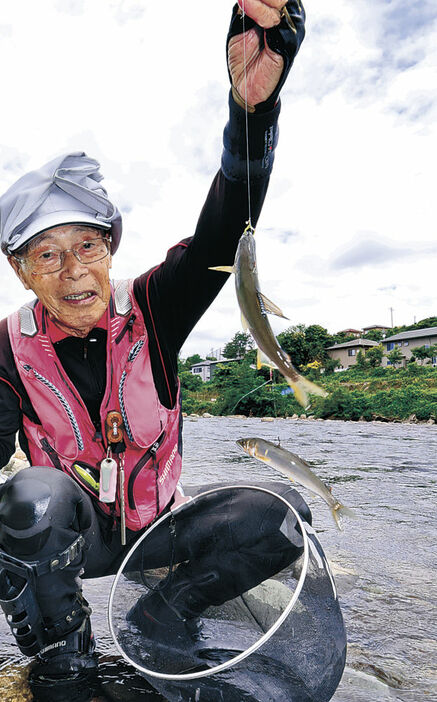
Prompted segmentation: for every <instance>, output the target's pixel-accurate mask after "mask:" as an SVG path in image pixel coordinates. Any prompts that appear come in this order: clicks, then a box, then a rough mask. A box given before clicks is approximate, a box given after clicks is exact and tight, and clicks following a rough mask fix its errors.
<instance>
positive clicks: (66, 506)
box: [0, 468, 92, 558]
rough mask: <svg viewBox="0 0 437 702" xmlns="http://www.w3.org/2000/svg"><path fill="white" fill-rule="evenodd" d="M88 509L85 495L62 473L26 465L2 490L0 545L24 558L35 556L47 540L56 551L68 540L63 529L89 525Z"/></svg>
mask: <svg viewBox="0 0 437 702" xmlns="http://www.w3.org/2000/svg"><path fill="white" fill-rule="evenodd" d="M91 510H92V508H91V505H90V501H89V498H88V496H87V495H85V494H84V493H83V491H82V490H81V488H80V487H79V486H78V485H77V484H76V483H75V482H74V480H73V479H72V478H70V477H69V476H68V475H65V473H62V472H61V471H58V470H55V469H53V468H25V469H24V470H22V471H20V472H19V473H17V475H15V476H14V478H12V479H11V480H10V481H8V483H6V484H5V486H4V487H3V489H2V492H1V497H0V546H1V547H2V548H3V549H4V550H5V551H6V552H7V553H11V554H14V555H17V556H21V557H23V558H29V556H33V557H38V553H39V552H40V551H41V550H43V549H44V547H45V546H46V544H47V545H48V542H49V540H50V541H51V542H52V541H53V544H50V548H53V550H54V551H56V550H58V549H59V548H62V547H64V545H65V546H66V545H67V544H68V543H69V542H71V535H70V534H67V533H64V532H65V531H66V530H71V529H72V528H73V529H74V531H77V532H79V531H84V530H86V529H87V528H88V527H89V526H90V524H91ZM64 541H65V544H64ZM44 550H45V549H44Z"/></svg>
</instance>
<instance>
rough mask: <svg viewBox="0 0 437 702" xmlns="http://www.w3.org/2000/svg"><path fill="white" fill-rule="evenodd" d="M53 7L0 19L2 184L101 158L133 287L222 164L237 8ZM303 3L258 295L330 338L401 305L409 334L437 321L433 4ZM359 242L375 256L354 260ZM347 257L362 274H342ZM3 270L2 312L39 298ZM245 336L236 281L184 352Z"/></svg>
mask: <svg viewBox="0 0 437 702" xmlns="http://www.w3.org/2000/svg"><path fill="white" fill-rule="evenodd" d="M43 4H44V7H45V15H44V17H45V21H44V23H42V22H41V3H35V2H33V0H21V1H20V2H19V3H7V6H5V8H3V12H2V24H1V26H0V36H1V37H2V42H1V43H0V63H1V65H3V66H5V65H8V66H10V67H13V70H8V71H3V73H2V95H3V96H4V100H5V105H4V106H3V108H2V110H1V113H0V189H2V190H3V189H5V188H6V187H7V186H8V185H9V184H10V183H12V182H13V181H14V180H15V179H16V178H17V177H19V176H20V175H21V174H22V173H23V172H24V171H25V170H28V169H30V168H33V167H38V166H39V165H41V164H42V163H44V162H45V161H48V160H49V159H50V158H52V157H53V156H54V155H56V154H57V153H62V152H63V151H69V150H76V149H83V150H85V151H86V152H87V153H89V154H90V155H92V156H95V157H97V158H98V159H99V160H100V161H101V163H102V172H103V173H104V175H105V176H106V180H105V184H106V187H107V189H108V191H109V193H110V194H111V196H112V197H113V199H114V200H115V201H116V202H118V203H119V204H120V207H121V208H122V210H123V214H124V225H125V234H124V239H123V242H122V246H121V248H120V251H119V253H118V254H117V256H116V257H115V259H114V270H113V272H114V276H115V277H121V276H124V275H129V276H132V275H135V274H136V273H140V272H141V271H143V270H146V269H147V268H149V267H151V266H152V265H153V264H155V263H157V262H159V261H160V260H162V258H163V257H164V256H165V252H166V250H167V248H169V247H170V246H171V245H172V244H174V243H175V242H176V241H177V240H178V239H180V238H183V237H185V236H189V235H190V234H192V232H193V231H194V228H195V225H196V221H197V216H198V214H199V212H200V209H201V207H202V204H203V200H204V197H205V195H206V193H207V191H208V188H209V185H210V182H211V179H212V177H213V175H214V173H215V171H216V169H217V168H218V166H219V155H220V148H221V147H220V140H221V132H222V129H223V126H224V124H225V121H226V102H227V93H228V78H227V71H226V66H225V61H224V41H225V36H226V31H227V26H228V22H229V16H230V11H231V8H232V4H233V2H232V0H229V2H228V3H222V4H221V5H220V7H218V6H217V7H216V6H214V8H211V7H210V6H208V7H207V9H206V10H202V11H200V10H199V4H198V2H197V0H185V2H184V3H183V8H182V9H181V5H180V3H178V4H176V0H169V3H167V4H166V5H165V7H164V6H163V5H162V4H153V3H140V2H138V1H136V0H124V1H123V2H121V1H120V0H110V2H107V1H106V0H93V2H92V3H84V2H82V0H68V1H67V2H65V3H59V2H58V0H52V1H51V2H46V3H43ZM307 5H308V7H307V13H308V32H307V38H306V40H305V42H304V44H303V46H302V49H301V52H300V54H299V56H298V58H297V59H296V62H295V65H294V67H293V70H292V75H291V76H290V78H289V80H288V82H287V84H286V87H285V89H284V91H283V109H282V114H281V121H280V127H281V135H280V141H279V146H278V150H277V157H276V161H275V168H274V174H273V176H272V179H271V185H270V189H269V193H268V195H267V199H266V203H265V206H264V209H263V212H262V215H261V218H260V221H259V224H258V231H257V251H258V262H259V270H260V280H261V287H262V290H263V292H264V293H265V294H266V295H267V296H268V297H270V298H271V299H272V300H274V302H275V303H276V304H278V305H279V306H280V307H281V308H282V309H283V310H284V313H285V314H287V316H289V317H290V323H300V322H302V323H306V324H311V323H320V324H322V325H324V326H326V327H327V328H328V329H329V330H330V331H335V330H337V329H340V328H345V327H359V326H360V325H369V324H373V323H388V322H389V321H390V312H389V308H390V307H393V308H394V309H395V322H396V323H399V324H400V323H403V322H405V323H407V322H412V321H413V319H414V316H416V317H417V319H420V318H423V317H426V316H429V315H431V314H435V313H436V304H435V292H434V288H435V286H434V279H435V274H434V269H435V261H434V257H435V254H434V251H433V242H434V241H435V234H436V224H435V222H436V221H437V217H436V215H437V202H436V198H435V172H434V170H435V165H434V161H433V157H432V155H433V154H434V153H436V146H437V144H436V130H437V127H436V124H437V121H436V117H437V97H436V94H435V85H436V78H437V75H436V66H437V30H436V16H437V9H436V8H435V3H434V2H431V0H421V1H420V2H419V1H418V0H411V2H409V3H408V4H406V3H405V2H404V1H403V0H402V1H401V0H392V1H391V2H390V3H387V2H384V1H383V0H375V1H374V2H372V3H369V2H368V0H332V2H331V3H329V5H328V4H327V3H326V1H325V0H312V2H311V3H309V2H308V3H307ZM23 13H25V16H26V22H23V21H22V17H23ZM174 13H176V14H177V21H172V17H173V15H174ZM35 26H38V32H35V31H34V27H35ZM363 232H367V233H371V234H372V240H373V242H374V246H373V254H374V258H373V261H372V260H370V259H369V257H368V259H365V257H366V255H368V254H369V248H368V246H367V248H366V247H365V246H362V249H361V250H360V248H359V244H358V242H359V240H360V237H361V238H362V237H363ZM369 236H370V235H369ZM416 242H421V243H420V244H419V245H418V244H417V243H416ZM384 246H385V247H386V248H385V249H384ZM420 247H422V248H420ZM412 249H414V252H413V253H412V254H411V255H409V256H407V255H403V256H401V255H400V253H402V252H404V253H405V252H408V251H410V250H412ZM351 250H352V251H351ZM378 251H379V255H380V256H381V255H382V254H385V259H384V262H383V263H378V262H377V261H376V260H375V256H376V255H377V253H378ZM399 252H400V253H399ZM424 252H426V255H423V254H424ZM351 254H355V256H356V258H355V264H356V265H354V266H353V267H352V268H347V267H345V266H343V267H341V268H338V267H337V269H335V270H334V269H333V268H332V266H331V264H332V261H333V260H335V259H337V261H338V259H339V258H340V261H341V257H343V261H344V262H345V261H346V259H347V256H348V255H349V256H350V255H351ZM365 260H367V265H361V264H362V263H364V262H365ZM0 272H1V273H2V276H3V277H2V280H8V281H10V283H9V282H8V285H7V286H6V285H5V286H3V288H2V290H1V291H0V314H1V316H3V315H5V314H7V313H8V312H10V311H11V310H12V309H13V308H14V307H15V306H16V305H17V304H19V303H20V302H21V301H22V300H23V299H28V298H29V295H31V294H30V293H27V294H26V293H25V292H24V291H21V289H20V287H19V282H18V280H17V281H16V282H15V279H13V278H12V272H11V271H10V269H9V267H8V266H7V262H6V261H5V260H2V261H1V263H0ZM12 281H13V282H12ZM375 320H376V321H375ZM272 323H273V325H274V328H275V330H276V331H281V329H284V328H285V327H286V326H287V325H288V323H287V322H285V320H282V321H281V320H275V321H274V322H273V320H272ZM238 329H240V318H239V312H238V309H237V304H236V300H235V292H234V286H233V281H231V282H229V283H227V284H226V286H225V288H224V290H223V291H222V293H221V294H220V295H219V297H218V298H217V300H216V301H215V303H214V304H213V306H212V307H211V309H210V310H209V311H208V312H207V313H206V315H205V316H204V318H203V319H202V320H201V321H200V322H199V324H198V325H197V328H196V330H195V331H194V332H193V334H192V335H191V337H190V338H189V340H188V341H187V343H186V344H185V347H184V350H183V353H184V354H185V355H188V354H189V353H194V352H197V351H198V352H199V353H201V354H206V353H208V352H209V351H210V349H211V348H212V347H213V348H219V347H220V346H223V345H224V343H226V341H228V340H229V339H230V338H231V336H232V335H233V334H234V333H235V332H236V331H237V330H238Z"/></svg>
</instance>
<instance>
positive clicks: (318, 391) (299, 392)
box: [286, 375, 328, 409]
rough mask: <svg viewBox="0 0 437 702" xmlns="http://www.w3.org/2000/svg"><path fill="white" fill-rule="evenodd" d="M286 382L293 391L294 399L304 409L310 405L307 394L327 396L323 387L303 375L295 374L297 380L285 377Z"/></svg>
mask: <svg viewBox="0 0 437 702" xmlns="http://www.w3.org/2000/svg"><path fill="white" fill-rule="evenodd" d="M286 381H287V383H288V384H289V386H290V387H291V389H292V390H293V391H294V396H295V398H296V400H297V401H298V402H299V404H300V405H302V407H303V408H304V409H308V407H309V406H310V398H309V395H319V396H320V397H327V395H328V393H327V392H326V390H323V388H321V387H319V385H316V383H313V382H311V380H308V379H307V378H304V376H303V375H298V376H297V381H294V380H291V378H286Z"/></svg>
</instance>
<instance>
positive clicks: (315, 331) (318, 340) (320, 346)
mask: <svg viewBox="0 0 437 702" xmlns="http://www.w3.org/2000/svg"><path fill="white" fill-rule="evenodd" d="M305 342H306V345H307V354H308V357H309V359H308V361H307V363H311V362H312V361H324V360H325V359H326V358H328V352H327V351H326V347H327V346H331V345H332V336H331V334H329V333H328V331H327V330H326V329H325V328H324V327H321V326H320V325H319V324H310V326H309V327H307V328H306V329H305Z"/></svg>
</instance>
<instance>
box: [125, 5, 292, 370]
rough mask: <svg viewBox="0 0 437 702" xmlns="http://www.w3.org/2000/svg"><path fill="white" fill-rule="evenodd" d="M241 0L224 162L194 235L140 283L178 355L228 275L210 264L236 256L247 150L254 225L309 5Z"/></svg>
mask: <svg viewBox="0 0 437 702" xmlns="http://www.w3.org/2000/svg"><path fill="white" fill-rule="evenodd" d="M239 2H240V4H239V5H235V7H234V10H233V13H232V18H231V24H230V28H229V33H228V37H227V52H228V70H229V76H230V80H231V86H232V87H231V94H230V97H229V121H228V123H227V125H226V127H225V131H224V138H223V146H224V148H223V156H222V163H221V169H220V171H219V172H218V174H217V175H216V177H215V179H214V181H213V184H212V186H211V189H210V191H209V193H208V196H207V199H206V202H205V205H204V207H203V209H202V211H201V214H200V217H199V220H198V223H197V227H196V231H195V234H194V237H192V238H191V239H188V240H186V241H185V242H183V243H182V244H180V245H177V246H175V247H173V248H172V249H171V250H170V251H169V253H168V255H167V258H166V260H165V262H164V263H163V264H161V266H159V267H158V268H156V269H155V270H154V271H153V272H152V273H149V274H146V275H144V276H142V277H141V279H139V280H138V281H137V286H136V292H137V297H138V298H139V299H140V300H141V298H142V299H144V297H143V295H144V294H145V291H146V294H147V301H148V310H149V312H150V311H152V314H153V316H154V328H155V330H156V335H157V337H158V339H159V343H160V346H161V351H162V355H163V356H165V357H167V354H168V358H169V359H172V358H173V359H174V357H175V354H177V352H178V351H179V349H180V347H181V346H182V344H183V343H184V341H185V339H186V337H187V336H188V334H189V333H190V331H191V330H192V328H193V327H194V326H195V324H196V323H197V321H198V320H199V319H200V317H201V316H202V314H203V313H204V312H205V310H206V309H207V308H208V306H209V305H210V304H211V302H212V301H213V300H214V298H215V297H216V295H217V294H218V292H219V291H220V289H221V288H222V286H223V284H224V283H225V281H226V278H227V276H226V274H219V273H217V272H215V271H209V270H208V267H209V266H217V265H226V264H229V265H231V264H232V262H233V260H234V256H235V251H236V247H237V244H238V240H239V238H240V236H241V234H242V232H243V230H244V228H245V225H246V222H247V220H248V217H249V209H248V187H247V155H248V156H249V173H250V195H251V221H252V224H253V225H254V226H255V225H256V222H257V220H258V217H259V214H260V212H261V208H262V205H263V202H264V198H265V195H266V192H267V187H268V182H269V177H270V173H271V170H272V166H273V159H274V149H275V146H276V143H277V136H278V126H277V122H278V116H279V111H280V104H279V100H278V97H279V91H280V89H281V87H282V85H283V83H284V81H285V79H286V77H287V75H288V72H289V70H290V68H291V66H292V63H293V60H294V57H295V55H296V54H297V51H298V50H299V47H300V44H301V42H302V40H303V37H304V31H305V30H304V20H305V13H304V10H303V7H302V5H301V4H300V2H299V1H298V0H291V1H290V2H288V3H287V5H286V6H285V7H283V8H282V9H281V7H282V5H283V2H282V3H281V2H279V1H278V0H239ZM243 6H245V12H246V15H245V16H243V13H242V10H241V7H243ZM243 20H244V21H243ZM243 28H244V30H245V32H244V34H243ZM245 44H246V46H245ZM245 54H246V62H247V70H246V72H245V71H244V57H245ZM246 104H247V126H248V131H247V143H248V149H247V143H246V109H245V108H246Z"/></svg>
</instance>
